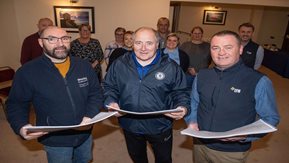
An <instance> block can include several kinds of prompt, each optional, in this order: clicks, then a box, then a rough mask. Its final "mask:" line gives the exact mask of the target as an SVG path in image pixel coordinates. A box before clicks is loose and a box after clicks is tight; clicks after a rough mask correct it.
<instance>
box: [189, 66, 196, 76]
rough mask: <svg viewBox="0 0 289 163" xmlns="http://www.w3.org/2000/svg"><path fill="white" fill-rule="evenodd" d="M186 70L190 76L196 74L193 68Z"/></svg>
mask: <svg viewBox="0 0 289 163" xmlns="http://www.w3.org/2000/svg"><path fill="white" fill-rule="evenodd" d="M188 72H189V74H191V75H192V76H195V75H196V74H197V72H196V70H195V69H194V68H192V67H191V68H188Z"/></svg>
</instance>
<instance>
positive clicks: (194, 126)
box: [188, 123, 199, 131]
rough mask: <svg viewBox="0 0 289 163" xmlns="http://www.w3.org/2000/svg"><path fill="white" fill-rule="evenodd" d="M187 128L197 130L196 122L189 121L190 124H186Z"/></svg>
mask: <svg viewBox="0 0 289 163" xmlns="http://www.w3.org/2000/svg"><path fill="white" fill-rule="evenodd" d="M188 128H192V129H194V130H197V131H199V126H198V123H190V124H189V125H188Z"/></svg>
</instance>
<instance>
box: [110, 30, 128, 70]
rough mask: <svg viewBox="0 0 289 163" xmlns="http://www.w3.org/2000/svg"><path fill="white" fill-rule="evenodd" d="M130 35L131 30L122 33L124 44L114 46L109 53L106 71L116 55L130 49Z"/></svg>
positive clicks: (120, 54) (118, 55)
mask: <svg viewBox="0 0 289 163" xmlns="http://www.w3.org/2000/svg"><path fill="white" fill-rule="evenodd" d="M132 35H133V31H126V32H125V33H124V37H123V42H124V46H123V47H121V48H116V49H115V50H114V51H113V52H112V53H111V55H110V57H109V62H108V65H107V69H106V71H108V69H109V67H110V65H111V64H112V62H113V61H115V60H116V59H117V58H118V57H120V56H122V55H124V54H125V53H126V52H129V51H132V45H133V39H132Z"/></svg>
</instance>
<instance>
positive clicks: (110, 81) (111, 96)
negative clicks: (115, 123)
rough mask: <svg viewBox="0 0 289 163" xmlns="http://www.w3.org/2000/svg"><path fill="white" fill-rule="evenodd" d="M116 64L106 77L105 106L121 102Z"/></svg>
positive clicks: (111, 67)
mask: <svg viewBox="0 0 289 163" xmlns="http://www.w3.org/2000/svg"><path fill="white" fill-rule="evenodd" d="M115 63H116V62H114V63H112V65H111V66H110V68H109V69H108V72H107V74H106V76H105V80H104V83H103V87H104V105H108V104H110V103H111V102H116V103H118V100H119V88H118V86H117V77H116V64H115Z"/></svg>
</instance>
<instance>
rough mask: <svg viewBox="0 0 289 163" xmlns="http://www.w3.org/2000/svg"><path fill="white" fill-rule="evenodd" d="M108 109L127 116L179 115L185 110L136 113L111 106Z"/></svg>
mask: <svg viewBox="0 0 289 163" xmlns="http://www.w3.org/2000/svg"><path fill="white" fill-rule="evenodd" d="M106 107H108V108H110V109H112V110H115V111H118V112H121V113H127V114H135V115H155V114H166V113H177V112H182V111H183V110H182V109H181V108H176V109H169V110H159V111H150V112H134V111H128V110H122V109H119V108H115V107H112V106H109V105H106Z"/></svg>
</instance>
